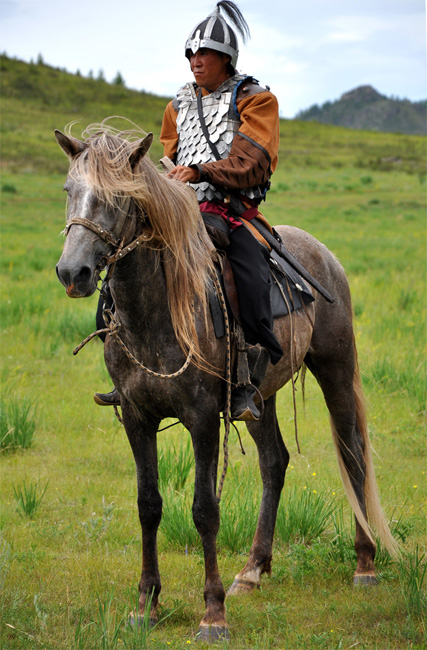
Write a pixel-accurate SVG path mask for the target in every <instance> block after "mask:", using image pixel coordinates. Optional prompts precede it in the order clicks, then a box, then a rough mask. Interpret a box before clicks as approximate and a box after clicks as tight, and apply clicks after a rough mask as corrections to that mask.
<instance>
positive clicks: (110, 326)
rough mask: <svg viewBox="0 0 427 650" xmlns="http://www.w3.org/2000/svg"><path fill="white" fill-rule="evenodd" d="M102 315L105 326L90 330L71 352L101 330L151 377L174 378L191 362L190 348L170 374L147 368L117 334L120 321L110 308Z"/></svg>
mask: <svg viewBox="0 0 427 650" xmlns="http://www.w3.org/2000/svg"><path fill="white" fill-rule="evenodd" d="M102 315H103V317H104V321H105V324H106V327H104V328H103V329H100V330H97V331H96V332H92V334H89V336H87V337H86V338H85V339H84V341H82V342H81V343H80V345H78V346H77V347H76V348H75V349H74V350H73V354H77V353H78V352H80V350H81V349H82V348H83V347H84V346H85V345H86V343H89V341H90V340H92V339H93V338H94V337H95V336H97V335H98V334H101V333H102V332H106V333H107V334H110V335H111V336H113V337H114V338H115V340H116V341H117V343H118V344H119V345H120V347H121V348H122V350H123V352H124V353H125V354H126V356H127V357H128V359H130V360H131V361H132V362H133V363H134V364H135V365H136V366H138V368H140V369H141V370H143V371H144V372H146V373H147V374H149V375H151V376H153V377H157V378H159V379H174V378H175V377H179V376H180V375H182V373H183V372H185V371H186V370H187V368H188V366H189V365H190V363H191V359H192V357H193V351H192V350H190V351H189V353H188V355H187V358H186V360H185V361H184V364H183V365H182V366H181V368H180V369H179V370H177V371H176V372H172V373H170V374H163V373H160V372H155V371H154V370H151V369H150V368H147V366H144V364H143V363H141V362H140V361H138V359H137V358H136V357H135V356H134V355H133V354H132V352H131V351H130V350H129V348H128V347H127V346H126V344H125V343H123V341H122V339H121V338H120V336H119V335H118V333H117V330H118V329H119V328H120V327H121V325H120V323H119V322H118V321H116V319H115V317H114V314H113V313H112V311H111V310H110V309H104V311H103V312H102Z"/></svg>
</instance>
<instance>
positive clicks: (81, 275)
mask: <svg viewBox="0 0 427 650" xmlns="http://www.w3.org/2000/svg"><path fill="white" fill-rule="evenodd" d="M91 278H92V271H91V269H90V267H89V266H83V267H82V268H81V269H80V271H79V272H78V274H77V275H76V277H75V278H74V282H75V283H76V284H77V285H80V284H87V283H88V282H90V280H91Z"/></svg>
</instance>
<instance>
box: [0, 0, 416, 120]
mask: <svg viewBox="0 0 427 650" xmlns="http://www.w3.org/2000/svg"><path fill="white" fill-rule="evenodd" d="M237 4H238V6H239V7H240V9H241V11H242V13H243V15H244V16H245V18H246V20H247V22H248V24H249V27H250V30H251V36H252V38H251V40H250V41H248V43H247V44H246V45H245V46H243V45H242V46H241V48H240V56H239V61H238V64H237V68H238V70H239V71H241V72H245V73H247V74H251V75H253V76H255V77H256V78H257V79H259V80H260V82H261V84H263V85H265V84H268V85H269V86H270V87H271V90H272V91H273V92H274V93H275V94H276V95H277V97H278V99H279V106H280V114H281V116H282V117H294V116H295V114H296V113H297V111H299V110H300V109H304V108H308V107H310V106H311V105H312V104H315V103H317V104H322V103H323V102H325V101H327V100H331V101H332V100H334V99H338V98H339V97H340V96H341V95H342V94H343V93H344V92H346V91H348V90H352V89H353V88H356V87H357V86H360V85H363V84H370V85H372V86H374V87H375V88H376V89H377V90H378V91H379V92H381V93H383V94H385V95H387V96H391V95H393V96H397V97H400V98H408V99H411V100H420V99H425V98H427V87H426V85H427V84H426V22H425V1H424V0H264V1H263V0H241V1H240V2H237ZM214 7H215V2H214V1H213V2H207V1H205V0H181V2H180V1H179V0H174V1H173V2H172V0H114V1H112V0H71V1H70V0H0V11H1V15H0V18H1V20H0V25H1V27H0V49H1V51H5V52H6V53H7V54H8V55H9V56H16V57H17V58H20V59H23V60H24V61H30V60H31V59H33V60H36V59H37V57H38V55H39V54H41V55H42V57H43V60H44V61H45V62H46V63H48V64H50V65H53V66H56V67H61V68H66V69H67V70H68V71H69V72H76V71H77V70H79V71H80V72H81V73H82V74H83V75H87V74H88V73H89V71H90V70H92V71H93V74H94V75H95V76H97V75H98V72H99V70H100V69H102V70H103V72H104V75H105V77H106V79H107V80H108V81H110V80H112V79H113V77H114V76H115V75H116V73H117V71H120V73H121V74H122V76H123V77H124V79H125V83H126V85H127V86H128V87H129V88H135V89H138V90H146V91H149V92H154V93H156V94H160V95H166V96H173V95H174V94H175V92H176V90H177V89H178V88H179V87H180V86H181V85H182V84H183V83H185V82H186V81H190V80H191V79H192V76H191V73H190V70H189V66H188V62H187V60H186V59H185V57H184V45H185V41H186V39H187V36H188V34H189V32H190V31H191V29H192V28H193V27H194V25H195V24H196V23H198V22H199V21H201V20H203V19H204V18H205V17H206V16H207V15H208V14H209V13H210V12H211V11H212V10H213V9H214ZM142 126H143V125H142Z"/></svg>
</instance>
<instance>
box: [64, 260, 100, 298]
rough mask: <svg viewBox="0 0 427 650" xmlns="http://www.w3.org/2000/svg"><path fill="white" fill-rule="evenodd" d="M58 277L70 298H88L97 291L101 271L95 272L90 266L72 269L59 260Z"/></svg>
mask: <svg viewBox="0 0 427 650" xmlns="http://www.w3.org/2000/svg"><path fill="white" fill-rule="evenodd" d="M56 275H57V276H58V280H59V281H60V283H61V284H62V285H63V286H64V287H65V291H66V293H67V296H68V297H69V298H88V297H89V296H91V295H92V294H93V293H94V292H95V290H96V286H97V281H98V278H99V271H98V269H96V270H95V271H93V270H92V269H91V268H90V267H89V266H83V267H80V268H78V269H76V268H72V267H71V268H70V267H68V266H67V265H66V264H64V263H62V260H59V262H58V264H57V266H56Z"/></svg>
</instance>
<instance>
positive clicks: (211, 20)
mask: <svg viewBox="0 0 427 650" xmlns="http://www.w3.org/2000/svg"><path fill="white" fill-rule="evenodd" d="M221 9H223V11H224V12H225V13H226V14H227V17H228V18H229V19H230V20H231V21H232V22H233V23H234V26H235V27H236V29H237V30H238V31H239V33H240V35H241V36H242V40H243V42H245V40H246V37H247V36H249V27H248V25H247V23H246V20H245V19H244V18H243V16H242V14H241V12H240V9H239V8H238V7H237V6H236V5H235V4H234V3H233V2H229V1H228V0H222V1H221V2H218V3H217V5H216V7H215V9H214V11H213V12H212V13H211V14H209V16H208V17H207V18H205V20H203V21H202V22H201V23H198V24H197V25H196V26H195V27H194V29H192V30H191V33H190V36H189V37H188V39H187V41H186V43H185V56H186V57H187V59H189V58H190V57H191V55H192V54H195V53H196V52H197V50H199V49H200V48H202V47H207V48H209V49H211V50H216V51H217V52H222V53H224V54H228V55H229V56H230V57H231V61H230V63H231V65H232V66H233V68H235V67H236V63H237V57H238V56H239V44H238V41H237V37H236V34H235V32H234V30H233V29H232V28H231V27H230V25H229V24H228V23H227V22H226V20H225V18H224V17H223V16H222V15H221V11H220V10H221Z"/></svg>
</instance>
